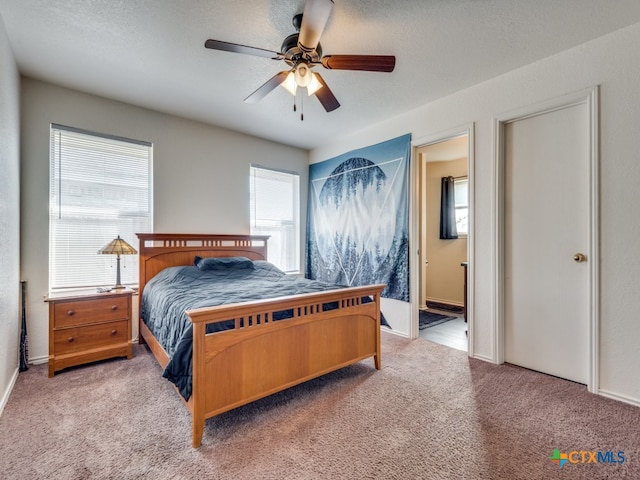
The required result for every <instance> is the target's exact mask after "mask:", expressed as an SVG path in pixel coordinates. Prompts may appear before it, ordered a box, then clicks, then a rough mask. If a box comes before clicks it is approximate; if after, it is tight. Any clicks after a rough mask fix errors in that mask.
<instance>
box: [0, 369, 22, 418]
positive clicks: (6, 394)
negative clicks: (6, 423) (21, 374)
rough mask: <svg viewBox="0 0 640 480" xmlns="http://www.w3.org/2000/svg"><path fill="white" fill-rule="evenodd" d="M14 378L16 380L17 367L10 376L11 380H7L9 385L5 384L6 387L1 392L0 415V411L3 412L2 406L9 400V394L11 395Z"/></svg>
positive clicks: (0, 413)
mask: <svg viewBox="0 0 640 480" xmlns="http://www.w3.org/2000/svg"><path fill="white" fill-rule="evenodd" d="M16 380H18V369H17V368H16V369H15V371H14V372H13V375H12V376H11V380H10V381H9V385H7V389H6V390H5V391H4V393H3V394H2V399H1V400H0V416H1V415H2V412H4V407H5V405H6V404H7V402H8V401H9V396H10V395H11V392H12V391H13V387H14V385H15V384H16Z"/></svg>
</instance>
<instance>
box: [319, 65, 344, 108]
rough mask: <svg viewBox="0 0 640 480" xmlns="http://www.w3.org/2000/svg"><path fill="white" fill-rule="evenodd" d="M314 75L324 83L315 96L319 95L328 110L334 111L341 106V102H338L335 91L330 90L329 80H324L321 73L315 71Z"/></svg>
mask: <svg viewBox="0 0 640 480" xmlns="http://www.w3.org/2000/svg"><path fill="white" fill-rule="evenodd" d="M314 75H315V76H316V78H317V79H318V81H319V82H320V83H321V84H322V88H319V89H318V90H317V91H316V93H315V96H316V97H318V100H319V101H320V103H321V104H322V106H323V107H324V109H325V110H326V111H327V112H333V111H334V110H335V109H336V108H338V107H339V106H340V102H338V99H337V98H336V97H335V95H334V94H333V92H332V91H331V90H329V86H328V85H327V82H325V81H324V78H322V77H321V76H320V74H319V73H314Z"/></svg>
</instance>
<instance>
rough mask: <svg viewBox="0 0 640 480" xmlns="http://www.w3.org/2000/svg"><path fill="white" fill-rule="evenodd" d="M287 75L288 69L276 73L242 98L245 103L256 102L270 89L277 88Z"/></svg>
mask: <svg viewBox="0 0 640 480" xmlns="http://www.w3.org/2000/svg"><path fill="white" fill-rule="evenodd" d="M287 75H289V72H288V71H282V72H279V73H276V74H275V75H274V76H273V77H271V78H270V79H269V80H267V81H266V82H265V83H264V84H263V85H262V86H261V87H260V88H258V89H257V90H256V91H255V92H253V93H252V94H251V95H249V96H248V97H247V98H245V99H244V101H245V102H247V103H258V102H259V101H260V100H262V99H263V98H264V97H266V96H267V94H268V93H269V92H271V90H273V89H275V88H277V87H278V86H279V85H280V84H282V82H284V81H285V80H286V79H287Z"/></svg>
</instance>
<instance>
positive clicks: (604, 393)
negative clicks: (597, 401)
mask: <svg viewBox="0 0 640 480" xmlns="http://www.w3.org/2000/svg"><path fill="white" fill-rule="evenodd" d="M598 395H601V396H603V397H607V398H610V399H612V400H618V401H619V402H623V403H628V404H629V405H633V406H634V407H640V400H638V399H636V398H631V397H627V396H625V395H620V394H619V393H613V392H609V391H607V390H602V389H600V390H598Z"/></svg>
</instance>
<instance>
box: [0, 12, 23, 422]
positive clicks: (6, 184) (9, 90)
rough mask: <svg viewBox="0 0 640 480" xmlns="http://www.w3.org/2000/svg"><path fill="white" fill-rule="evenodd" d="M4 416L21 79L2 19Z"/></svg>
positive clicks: (14, 368) (13, 295) (16, 269)
mask: <svg viewBox="0 0 640 480" xmlns="http://www.w3.org/2000/svg"><path fill="white" fill-rule="evenodd" d="M0 172H1V173H0V413H1V412H2V409H3V408H4V405H5V403H6V401H7V398H8V395H9V393H10V391H11V387H12V385H13V382H14V381H15V379H16V377H17V374H18V342H19V318H20V317H19V311H20V260H19V259H20V76H19V75H18V68H17V66H16V63H15V61H14V59H13V53H12V51H11V47H10V46H9V39H8V38H7V32H6V30H5V27H4V23H3V21H2V17H0Z"/></svg>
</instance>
